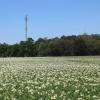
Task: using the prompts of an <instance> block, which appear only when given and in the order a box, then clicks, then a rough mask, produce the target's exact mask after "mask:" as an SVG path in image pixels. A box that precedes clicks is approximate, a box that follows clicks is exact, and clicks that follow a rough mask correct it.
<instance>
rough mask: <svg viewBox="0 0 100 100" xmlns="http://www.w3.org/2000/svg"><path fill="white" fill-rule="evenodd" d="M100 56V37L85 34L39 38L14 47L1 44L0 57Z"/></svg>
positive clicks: (29, 39) (22, 42) (30, 39)
mask: <svg viewBox="0 0 100 100" xmlns="http://www.w3.org/2000/svg"><path fill="white" fill-rule="evenodd" d="M87 55H100V35H99V34H91V35H87V34H83V35H72V36H61V37H60V38H58V37H55V38H52V39H47V38H39V39H38V40H36V41H34V40H33V39H32V38H28V39H27V41H20V43H16V44H13V45H10V44H6V43H3V44H0V57H37V56H87Z"/></svg>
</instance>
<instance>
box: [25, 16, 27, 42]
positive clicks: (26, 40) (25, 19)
mask: <svg viewBox="0 0 100 100" xmlns="http://www.w3.org/2000/svg"><path fill="white" fill-rule="evenodd" d="M27 23H28V17H27V15H26V16H25V38H26V41H27V31H28V26H27Z"/></svg>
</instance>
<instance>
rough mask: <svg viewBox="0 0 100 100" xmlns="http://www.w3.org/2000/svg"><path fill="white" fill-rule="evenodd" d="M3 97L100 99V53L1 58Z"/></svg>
mask: <svg viewBox="0 0 100 100" xmlns="http://www.w3.org/2000/svg"><path fill="white" fill-rule="evenodd" d="M0 100H100V57H99V56H94V57H92V56H87V57H30V58H28V57H24V58H0Z"/></svg>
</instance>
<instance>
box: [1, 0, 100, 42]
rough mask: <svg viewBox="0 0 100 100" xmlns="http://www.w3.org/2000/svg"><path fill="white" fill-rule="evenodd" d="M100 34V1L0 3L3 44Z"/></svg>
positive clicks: (4, 0) (15, 0)
mask: <svg viewBox="0 0 100 100" xmlns="http://www.w3.org/2000/svg"><path fill="white" fill-rule="evenodd" d="M25 15H28V37H32V38H33V39H34V40H37V39H38V38H40V37H41V38H44V37H47V38H53V37H57V36H58V37H60V36H62V35H78V34H83V33H85V32H86V33H88V34H92V33H96V34H99V33H100V0H0V43H4V42H6V43H8V44H14V43H19V42H20V41H21V40H25V21H24V19H25Z"/></svg>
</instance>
